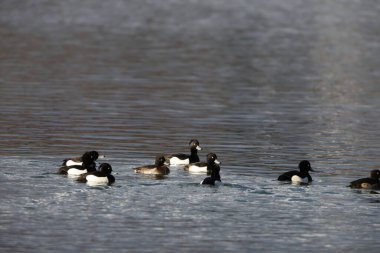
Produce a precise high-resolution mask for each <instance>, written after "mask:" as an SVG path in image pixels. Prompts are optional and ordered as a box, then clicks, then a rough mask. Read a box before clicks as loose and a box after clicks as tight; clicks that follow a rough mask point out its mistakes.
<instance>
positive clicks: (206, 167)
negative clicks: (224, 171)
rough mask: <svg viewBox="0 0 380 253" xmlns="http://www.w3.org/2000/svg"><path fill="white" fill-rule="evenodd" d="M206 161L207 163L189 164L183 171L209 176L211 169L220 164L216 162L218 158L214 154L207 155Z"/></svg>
mask: <svg viewBox="0 0 380 253" xmlns="http://www.w3.org/2000/svg"><path fill="white" fill-rule="evenodd" d="M206 161H207V162H197V163H190V164H188V165H186V166H185V167H184V168H183V169H184V170H186V171H189V172H194V173H208V174H210V173H211V171H212V169H213V168H214V167H217V166H218V165H219V164H220V162H219V161H218V157H217V156H216V154H215V153H209V154H208V155H207V156H206Z"/></svg>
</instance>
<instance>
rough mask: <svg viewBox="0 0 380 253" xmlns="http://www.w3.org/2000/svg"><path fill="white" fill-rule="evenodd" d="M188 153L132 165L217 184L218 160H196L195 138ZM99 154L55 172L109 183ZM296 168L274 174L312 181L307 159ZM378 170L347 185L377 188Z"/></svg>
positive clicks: (111, 180) (108, 172)
mask: <svg viewBox="0 0 380 253" xmlns="http://www.w3.org/2000/svg"><path fill="white" fill-rule="evenodd" d="M189 145H190V155H187V154H171V155H159V156H157V157H156V161H155V164H153V165H145V166H141V167H137V168H134V169H133V170H134V171H135V172H136V173H142V174H151V175H167V174H169V173H170V169H169V167H168V166H169V165H170V166H176V167H178V166H180V167H182V168H183V169H184V170H185V171H189V172H193V173H207V175H209V177H206V178H205V179H204V180H203V181H202V182H201V184H204V185H218V184H221V178H220V162H219V161H218V159H217V156H216V154H215V153H209V154H208V155H207V160H206V162H200V161H199V157H198V151H200V150H202V148H201V147H200V145H199V141H198V140H191V141H190V143H189ZM98 157H99V153H98V152H96V151H90V152H86V153H84V154H83V155H82V156H80V157H75V158H69V159H65V160H63V163H62V166H61V167H60V168H59V169H58V174H67V175H71V176H75V177H77V180H78V181H79V182H87V183H89V184H112V183H114V182H115V177H114V176H113V175H111V173H112V167H111V165H110V164H108V163H102V164H100V165H99V167H98V170H96V163H95V161H96V160H97V159H98ZM298 168H299V170H292V171H288V172H285V173H283V174H282V175H280V176H279V177H278V180H279V181H289V182H292V183H298V184H307V183H310V182H312V181H313V179H312V177H311V176H310V174H309V172H310V171H314V170H313V169H312V168H311V165H310V162H309V161H307V160H303V161H301V162H300V163H299V165H298ZM379 178H380V170H372V171H371V174H370V177H369V178H361V179H358V180H355V181H352V182H351V183H350V185H349V187H351V188H357V189H380V181H379Z"/></svg>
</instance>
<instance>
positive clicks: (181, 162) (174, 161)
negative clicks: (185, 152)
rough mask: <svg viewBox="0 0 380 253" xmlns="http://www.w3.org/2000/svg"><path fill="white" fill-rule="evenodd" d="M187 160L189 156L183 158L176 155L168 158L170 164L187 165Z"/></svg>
mask: <svg viewBox="0 0 380 253" xmlns="http://www.w3.org/2000/svg"><path fill="white" fill-rule="evenodd" d="M189 162H190V160H189V158H187V159H185V160H181V159H178V158H177V157H172V158H170V165H187V164H189Z"/></svg>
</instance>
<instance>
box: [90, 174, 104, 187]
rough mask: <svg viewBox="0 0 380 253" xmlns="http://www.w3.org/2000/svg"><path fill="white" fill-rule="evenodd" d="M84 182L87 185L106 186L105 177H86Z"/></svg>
mask: <svg viewBox="0 0 380 253" xmlns="http://www.w3.org/2000/svg"><path fill="white" fill-rule="evenodd" d="M86 180H87V183H88V184H89V185H99V184H108V178H107V177H96V176H94V175H88V176H87V177H86Z"/></svg>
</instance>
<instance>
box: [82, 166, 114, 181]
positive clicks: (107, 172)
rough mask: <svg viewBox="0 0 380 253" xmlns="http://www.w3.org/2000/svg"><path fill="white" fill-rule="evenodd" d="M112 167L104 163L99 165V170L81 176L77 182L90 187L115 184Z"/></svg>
mask: <svg viewBox="0 0 380 253" xmlns="http://www.w3.org/2000/svg"><path fill="white" fill-rule="evenodd" d="M111 173H112V166H111V165H110V164H109V163H102V164H100V165H99V168H98V170H95V171H91V172H87V173H85V174H82V175H80V176H79V178H78V179H77V181H79V182H82V183H86V182H87V183H88V184H90V185H98V184H107V185H110V184H113V183H114V182H115V177H114V176H113V175H111Z"/></svg>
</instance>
